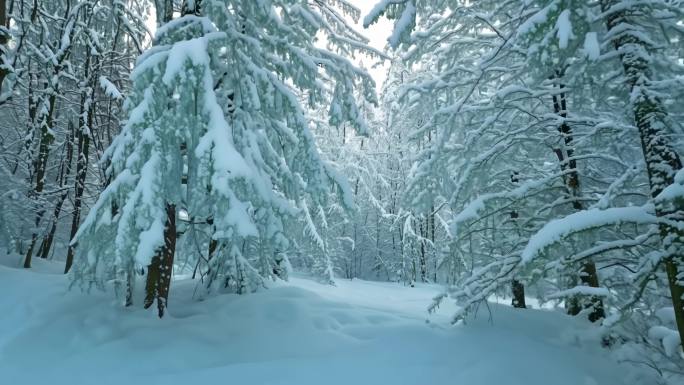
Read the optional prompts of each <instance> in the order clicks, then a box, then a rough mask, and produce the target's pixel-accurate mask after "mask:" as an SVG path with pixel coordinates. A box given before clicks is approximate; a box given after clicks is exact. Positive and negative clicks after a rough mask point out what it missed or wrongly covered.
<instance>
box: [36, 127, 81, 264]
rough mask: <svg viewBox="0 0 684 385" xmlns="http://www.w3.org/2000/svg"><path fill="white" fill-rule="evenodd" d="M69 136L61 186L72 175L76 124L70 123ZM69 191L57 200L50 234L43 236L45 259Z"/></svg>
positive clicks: (62, 167) (41, 251)
mask: <svg viewBox="0 0 684 385" xmlns="http://www.w3.org/2000/svg"><path fill="white" fill-rule="evenodd" d="M69 127H70V130H69V136H68V138H67V143H66V156H65V159H64V160H63V161H62V165H61V167H60V171H59V187H60V188H64V186H65V185H66V182H67V178H68V177H69V175H71V160H72V159H73V157H74V131H75V129H74V125H73V124H71V123H69ZM68 195H69V193H68V192H67V191H64V192H63V193H62V195H61V196H60V197H59V200H58V201H57V204H56V205H55V210H54V212H53V214H52V224H51V226H50V231H49V232H48V234H47V235H46V236H45V237H44V238H43V242H42V243H41V245H40V249H39V251H38V254H40V257H41V258H43V259H46V258H47V257H48V255H49V253H50V249H51V248H52V242H53V241H54V239H55V232H56V231H57V221H58V220H59V214H60V213H61V211H62V206H63V205H64V201H66V198H67V196H68Z"/></svg>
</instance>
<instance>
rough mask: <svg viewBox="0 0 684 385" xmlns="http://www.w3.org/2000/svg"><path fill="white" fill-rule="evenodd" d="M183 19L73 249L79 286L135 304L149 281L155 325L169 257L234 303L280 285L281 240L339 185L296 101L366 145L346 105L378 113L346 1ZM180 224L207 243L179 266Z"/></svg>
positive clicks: (139, 99)
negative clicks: (344, 126) (138, 281)
mask: <svg viewBox="0 0 684 385" xmlns="http://www.w3.org/2000/svg"><path fill="white" fill-rule="evenodd" d="M182 9H183V14H182V15H181V17H179V18H177V19H174V20H172V21H169V22H168V23H166V24H164V25H162V26H161V27H160V28H159V29H158V30H157V32H156V37H155V40H154V44H153V46H152V48H150V49H149V50H148V51H147V52H145V53H144V54H143V55H142V56H141V57H140V59H139V60H138V63H137V64H136V69H135V70H134V72H133V74H132V80H133V82H134V90H133V92H132V94H131V96H130V98H129V100H128V101H127V108H128V116H129V118H128V120H127V122H126V123H125V125H124V127H123V131H122V133H121V134H120V135H119V136H118V137H117V138H116V139H115V140H114V143H113V145H112V146H111V147H110V148H109V149H108V151H107V153H106V158H107V159H108V160H109V162H110V166H109V169H108V172H109V173H110V175H111V177H112V180H111V183H110V184H109V185H108V186H107V188H106V189H105V190H104V192H103V193H102V194H101V196H100V198H99V199H98V201H97V203H96V204H95V205H94V206H93V208H92V209H91V211H90V212H89V214H88V217H87V218H86V220H85V221H84V223H83V225H82V226H81V227H80V229H79V231H78V232H77V234H76V236H75V237H74V240H73V242H74V243H75V244H77V249H76V250H77V257H76V261H75V265H74V271H73V278H74V280H75V282H78V283H80V284H91V283H95V284H98V285H99V284H102V283H103V282H105V281H108V280H111V279H114V280H115V281H116V282H118V283H119V286H121V287H123V286H124V285H127V287H128V290H126V292H127V297H128V299H127V302H129V301H130V295H129V294H130V293H131V292H132V290H133V289H134V288H133V287H132V286H133V283H134V281H135V280H134V279H133V276H134V275H135V274H136V272H137V271H139V269H140V267H143V268H146V269H147V285H146V301H145V306H146V307H147V306H150V305H151V304H152V302H153V301H154V300H156V302H157V307H158V310H159V315H160V316H162V315H163V313H164V311H165V308H166V306H167V300H168V291H169V284H170V278H171V273H172V269H173V266H174V263H180V262H181V261H179V260H178V259H177V258H176V256H182V258H187V259H189V260H190V262H191V265H193V264H194V265H197V266H199V265H201V266H200V267H199V268H201V269H203V275H204V276H206V277H207V280H206V282H205V285H207V286H209V287H213V286H220V287H223V288H226V289H229V290H232V291H235V292H239V293H242V292H247V291H252V290H255V289H256V288H257V287H258V286H260V285H261V284H262V280H263V279H264V278H267V277H272V276H274V275H275V274H276V273H279V274H282V273H283V272H284V269H283V268H282V264H287V256H286V254H285V252H286V251H287V250H289V248H291V246H292V245H291V244H290V243H289V242H288V236H287V234H288V232H289V231H304V229H305V228H307V226H308V229H309V231H310V233H309V234H311V222H312V221H303V222H302V221H301V219H300V217H301V216H302V215H304V214H305V213H306V212H308V213H309V216H306V215H304V217H305V218H306V217H309V218H310V217H312V216H314V215H316V214H312V213H316V210H315V209H312V208H318V207H324V206H325V202H326V201H327V200H329V199H333V198H331V196H330V194H331V191H332V192H336V191H337V192H339V191H340V190H341V189H343V186H344V185H345V184H344V183H343V181H342V180H340V179H339V176H338V173H337V172H335V170H333V169H331V168H330V166H329V165H328V164H326V163H325V162H323V161H322V160H321V158H320V156H319V154H318V151H317V149H316V145H315V142H314V139H313V137H312V135H311V132H310V130H309V126H308V121H307V119H306V114H305V111H304V108H303V106H302V105H301V104H300V102H299V99H298V98H299V97H300V96H301V95H306V97H307V101H308V103H309V104H310V106H317V105H320V104H322V103H330V105H331V106H332V107H331V111H330V118H331V120H332V121H333V122H334V123H340V124H341V123H343V122H347V123H348V124H350V125H351V126H352V127H354V128H356V129H357V130H359V131H360V132H365V131H366V125H365V123H364V122H363V119H362V118H361V116H360V115H359V113H358V107H357V106H356V102H355V100H354V98H353V92H354V91H355V90H357V89H358V90H362V95H364V97H366V98H368V99H369V100H371V101H373V100H374V89H373V87H374V84H373V81H372V80H371V79H370V77H369V76H368V74H367V73H366V72H365V71H363V70H360V69H359V68H357V67H356V66H355V65H353V64H352V63H351V61H349V59H347V57H346V56H348V55H350V54H351V53H352V52H355V51H358V50H367V52H369V53H373V51H372V50H370V49H366V48H365V45H364V40H363V38H362V37H361V36H360V35H359V34H357V33H356V32H354V31H352V30H351V29H350V28H349V27H348V25H347V24H346V23H345V21H344V18H343V17H341V14H340V13H339V12H340V10H341V12H343V13H345V14H350V15H352V16H354V17H358V14H359V11H358V10H357V9H355V8H353V7H352V6H350V5H349V4H348V3H346V2H344V1H334V2H332V1H331V2H327V1H320V2H316V3H308V2H305V1H295V0H292V1H274V2H270V3H260V2H253V1H228V0H226V1H203V2H199V1H186V2H185V3H184V4H183V7H182ZM317 33H322V35H323V36H325V37H326V39H327V43H328V46H329V47H330V49H323V48H320V47H318V46H317V45H316V44H315V40H316V39H315V36H316V34H317ZM333 50H335V52H333ZM318 212H319V213H320V209H319V211H318ZM181 213H182V215H181ZM179 221H182V222H186V224H187V225H189V226H193V227H201V230H199V231H198V232H202V233H206V234H208V235H209V237H208V238H204V239H202V237H199V236H198V237H197V238H196V239H193V242H192V243H194V245H193V247H192V248H186V249H185V250H184V252H183V253H182V254H181V253H177V252H176V246H177V245H178V246H181V247H182V246H185V247H187V246H189V245H190V244H191V242H188V241H182V240H181V241H182V242H176V237H177V227H178V226H177V225H176V224H177V223H178V224H180V222H179ZM186 233H188V234H189V232H186ZM198 239H199V241H198ZM195 241H197V242H195ZM198 244H199V247H194V246H197V245H198ZM185 262H187V261H185Z"/></svg>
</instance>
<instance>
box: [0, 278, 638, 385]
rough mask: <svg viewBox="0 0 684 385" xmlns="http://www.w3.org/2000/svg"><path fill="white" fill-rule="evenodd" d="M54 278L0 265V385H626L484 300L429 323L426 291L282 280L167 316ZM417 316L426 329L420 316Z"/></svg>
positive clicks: (579, 351)
mask: <svg viewBox="0 0 684 385" xmlns="http://www.w3.org/2000/svg"><path fill="white" fill-rule="evenodd" d="M54 270H57V269H50V268H49V266H41V267H40V268H39V271H40V273H36V272H34V271H25V270H20V269H14V268H8V267H4V266H0V291H1V292H2V293H3V294H2V295H0V331H1V333H0V384H13V385H20V384H50V385H60V384H69V385H74V384H88V385H90V384H103V385H104V384H117V385H121V384H126V385H133V384H145V385H150V384H209V383H212V384H213V383H215V384H250V385H256V384H292V385H308V384H311V385H314V384H315V385H319V384H325V385H332V384H345V385H346V384H407V385H409V384H410V385H427V384H434V385H437V384H449V385H453V384H467V385H493V384H509V385H517V384H524V385H553V384H557V385H565V384H567V385H597V384H600V385H612V384H615V385H624V384H629V383H633V382H630V381H634V380H633V379H634V377H632V375H633V374H634V373H632V372H631V371H632V369H631V368H628V367H624V366H620V365H618V364H616V363H614V362H613V361H612V360H611V359H610V358H609V357H608V356H607V353H606V351H605V350H602V349H600V348H599V347H598V344H597V343H596V341H595V340H587V339H585V338H583V337H582V336H586V335H587V334H588V333H587V328H588V327H590V326H588V325H585V324H584V323H582V322H579V321H577V320H575V319H571V318H569V317H566V316H564V315H563V314H559V313H556V312H552V311H539V310H516V309H512V308H509V307H506V306H502V305H496V304H490V305H489V309H490V311H491V315H490V313H489V312H488V311H487V309H486V308H485V307H484V306H483V307H482V309H481V311H480V313H479V315H478V316H477V317H476V318H473V319H470V320H469V322H468V323H467V324H466V325H459V326H451V325H449V323H448V320H449V319H450V314H449V313H450V312H451V310H452V309H445V308H443V309H440V312H439V313H438V314H435V315H431V316H428V314H427V313H426V311H425V309H426V307H427V305H428V304H429V303H430V299H431V298H432V297H433V296H434V295H435V294H437V293H438V291H439V288H438V287H437V286H428V285H425V286H419V287H415V288H409V287H403V286H398V285H394V284H388V283H374V282H366V281H357V280H353V281H345V280H339V281H338V285H337V286H336V287H332V286H325V285H320V284H317V283H314V282H312V281H309V280H306V279H303V278H293V279H292V280H291V282H288V283H276V284H273V285H272V287H270V288H269V289H268V290H262V291H260V292H258V293H255V294H252V295H245V296H237V295H219V296H213V297H210V298H207V299H205V300H203V301H197V300H196V299H193V294H194V293H195V282H193V281H190V280H182V279H178V280H177V281H176V282H175V284H174V285H173V286H172V302H170V304H169V313H168V316H167V317H165V318H163V319H161V320H160V319H158V318H157V317H156V314H155V313H154V312H153V311H151V310H150V311H146V310H142V308H141V306H135V307H133V308H122V307H120V306H118V305H116V304H115V303H114V301H113V300H112V298H113V296H112V293H102V292H99V291H97V290H93V292H92V293H90V294H85V293H81V292H80V291H78V290H72V291H69V290H68V287H67V280H66V279H65V278H64V276H62V275H59V274H53V273H52V272H53V271H54ZM428 318H429V320H428Z"/></svg>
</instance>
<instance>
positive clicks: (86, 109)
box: [64, 54, 97, 274]
mask: <svg viewBox="0 0 684 385" xmlns="http://www.w3.org/2000/svg"><path fill="white" fill-rule="evenodd" d="M96 64H97V63H96ZM90 65H91V55H90V54H88V56H86V60H85V78H86V79H87V80H88V81H90V82H91V89H90V94H89V93H88V90H87V89H86V90H84V91H83V92H81V108H80V114H79V118H78V130H77V132H76V139H77V140H78V145H77V150H78V152H77V154H78V155H77V158H76V178H74V211H73V213H72V216H71V230H70V233H69V240H72V239H74V236H75V235H76V232H77V231H78V226H79V225H80V223H81V209H82V206H83V193H84V192H85V182H86V177H87V175H88V160H89V156H90V139H91V135H92V132H91V127H92V122H93V114H94V113H95V102H94V100H95V99H94V97H95V84H94V80H93V79H95V78H97V76H91V73H90ZM74 253H75V250H74V247H73V246H71V245H70V246H69V249H68V250H67V257H66V262H65V264H64V274H66V273H68V272H69V270H70V269H71V265H72V264H73V263H74Z"/></svg>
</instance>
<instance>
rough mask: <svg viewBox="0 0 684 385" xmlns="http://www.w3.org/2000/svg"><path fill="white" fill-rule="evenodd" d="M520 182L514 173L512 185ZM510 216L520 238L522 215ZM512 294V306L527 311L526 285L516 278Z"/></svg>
mask: <svg viewBox="0 0 684 385" xmlns="http://www.w3.org/2000/svg"><path fill="white" fill-rule="evenodd" d="M518 182H520V178H519V175H518V172H517V171H513V172H512V173H511V183H513V185H517V184H518ZM509 215H510V217H511V221H513V222H514V223H516V228H517V229H518V236H520V231H519V228H518V224H517V222H518V218H519V217H520V214H518V212H517V211H516V210H513V211H511V212H510V214H509ZM511 292H512V293H513V298H512V300H511V305H512V306H513V307H517V308H520V309H526V308H527V305H526V304H525V285H523V283H522V282H520V281H518V280H517V279H515V278H514V279H513V281H511Z"/></svg>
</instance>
